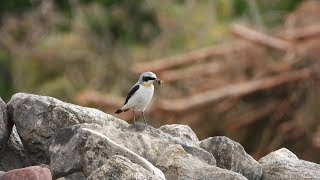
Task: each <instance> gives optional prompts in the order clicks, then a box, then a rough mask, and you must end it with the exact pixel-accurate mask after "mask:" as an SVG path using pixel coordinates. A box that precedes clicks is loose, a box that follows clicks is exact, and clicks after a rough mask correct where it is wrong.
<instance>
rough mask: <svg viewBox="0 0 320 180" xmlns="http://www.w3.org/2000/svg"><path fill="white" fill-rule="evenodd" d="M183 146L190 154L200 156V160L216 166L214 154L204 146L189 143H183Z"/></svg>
mask: <svg viewBox="0 0 320 180" xmlns="http://www.w3.org/2000/svg"><path fill="white" fill-rule="evenodd" d="M182 147H183V149H184V150H185V151H186V152H187V153H188V154H191V155H192V156H194V157H196V158H198V159H199V160H200V161H202V162H204V163H207V164H209V165H212V166H216V159H215V158H214V157H213V155H212V154H210V153H208V152H207V151H205V150H203V149H202V148H199V147H196V146H187V145H182Z"/></svg>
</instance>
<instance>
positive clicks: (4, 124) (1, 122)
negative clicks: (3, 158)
mask: <svg viewBox="0 0 320 180" xmlns="http://www.w3.org/2000/svg"><path fill="white" fill-rule="evenodd" d="M12 126H13V124H12V122H10V121H9V118H8V115H7V105H6V103H5V102H3V100H2V99H1V98H0V152H1V153H2V152H3V150H4V148H5V146H6V144H7V141H8V138H9V135H10V133H11V129H12Z"/></svg>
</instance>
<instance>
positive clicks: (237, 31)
mask: <svg viewBox="0 0 320 180" xmlns="http://www.w3.org/2000/svg"><path fill="white" fill-rule="evenodd" d="M232 33H233V34H234V35H236V36H238V37H241V38H243V39H246V40H249V41H252V42H255V43H258V44H261V45H263V46H267V47H270V48H274V49H278V50H284V51H287V50H289V49H290V48H291V44H290V43H289V42H287V41H285V40H282V39H279V38H275V37H272V36H269V35H266V34H264V33H261V32H258V31H256V30H253V29H250V28H248V27H245V26H242V25H239V24H235V25H233V26H232Z"/></svg>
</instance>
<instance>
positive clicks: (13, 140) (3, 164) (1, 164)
mask: <svg viewBox="0 0 320 180" xmlns="http://www.w3.org/2000/svg"><path fill="white" fill-rule="evenodd" d="M27 166H31V163H30V161H29V158H28V156H27V154H26V152H25V150H24V148H23V145H22V143H21V139H20V137H19V135H18V132H17V129H16V127H15V126H13V128H12V131H11V135H10V137H9V140H8V142H7V145H6V146H5V148H4V150H3V152H2V153H1V154H0V169H2V170H5V171H9V170H13V169H19V168H23V167H27Z"/></svg>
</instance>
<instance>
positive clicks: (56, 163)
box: [50, 125, 164, 177]
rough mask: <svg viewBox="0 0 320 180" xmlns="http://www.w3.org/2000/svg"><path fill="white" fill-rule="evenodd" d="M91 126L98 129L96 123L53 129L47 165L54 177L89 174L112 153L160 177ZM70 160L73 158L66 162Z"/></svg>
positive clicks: (143, 161)
mask: <svg viewBox="0 0 320 180" xmlns="http://www.w3.org/2000/svg"><path fill="white" fill-rule="evenodd" d="M89 127H90V128H91V129H89ZM104 127H106V126H104ZM92 129H98V125H76V126H74V127H70V128H64V129H61V130H59V131H57V133H56V135H55V138H54V140H53V143H52V144H51V146H50V162H51V165H50V166H51V170H52V172H53V174H54V176H55V177H61V176H65V175H67V174H70V173H73V172H77V171H81V170H83V172H84V173H85V174H86V176H89V175H90V174H91V173H92V172H93V171H95V170H96V169H97V168H99V167H100V166H102V165H103V164H104V163H105V162H106V161H107V160H108V159H109V158H110V157H112V156H113V155H121V156H125V157H127V158H128V159H130V160H131V161H132V162H133V163H136V164H138V165H140V166H142V167H143V168H144V169H146V170H148V171H149V172H151V173H153V174H155V175H156V176H158V177H164V175H163V173H162V172H161V171H160V170H159V169H157V168H156V167H154V166H153V165H152V164H151V163H150V162H148V161H147V160H146V159H144V158H142V157H141V156H139V155H137V154H136V153H134V152H132V151H131V150H129V149H127V148H125V147H124V146H121V145H119V144H117V143H115V142H114V141H112V140H111V139H109V138H108V137H106V136H105V135H103V134H101V133H99V132H97V131H94V130H92ZM66 137H67V138H66ZM71 159H74V160H73V161H72V162H69V161H70V160H71Z"/></svg>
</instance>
